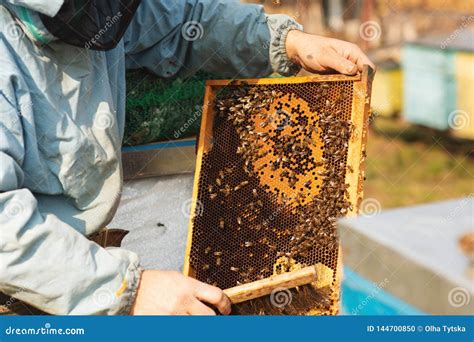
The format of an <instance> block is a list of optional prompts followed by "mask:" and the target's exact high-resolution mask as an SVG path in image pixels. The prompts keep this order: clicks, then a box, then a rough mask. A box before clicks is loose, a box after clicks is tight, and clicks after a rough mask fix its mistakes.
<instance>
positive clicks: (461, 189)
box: [365, 117, 474, 209]
mask: <svg viewBox="0 0 474 342" xmlns="http://www.w3.org/2000/svg"><path fill="white" fill-rule="evenodd" d="M365 185H366V187H365V197H366V198H375V199H377V200H378V201H379V202H380V203H381V206H382V208H383V209H386V208H391V207H400V206H408V205H413V204H420V203H426V202H433V201H440V200H446V199H452V198H459V197H463V196H468V195H469V194H473V193H474V143H473V142H467V141H464V142H463V141H459V140H454V139H452V138H449V137H448V136H447V135H446V134H442V133H439V132H435V131H432V130H429V129H426V128H422V127H416V126H412V125H409V124H407V123H404V122H403V121H402V120H401V119H387V118H381V117H380V118H377V119H376V120H375V122H374V124H373V125H372V129H371V132H370V135H369V144H368V157H367V165H366V183H365Z"/></svg>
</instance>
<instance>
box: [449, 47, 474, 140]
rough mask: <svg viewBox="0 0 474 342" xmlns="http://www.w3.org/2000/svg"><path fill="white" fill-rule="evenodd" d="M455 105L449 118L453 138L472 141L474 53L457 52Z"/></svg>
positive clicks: (473, 130) (473, 134)
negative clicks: (454, 109)
mask: <svg viewBox="0 0 474 342" xmlns="http://www.w3.org/2000/svg"><path fill="white" fill-rule="evenodd" d="M455 75H456V76H455V77H456V92H457V103H456V109H457V110H456V111H455V112H453V113H452V114H451V115H450V117H449V121H450V127H451V132H452V134H453V135H454V136H456V137H459V138H463V139H470V140H474V53H469V52H458V53H457V54H456V56H455Z"/></svg>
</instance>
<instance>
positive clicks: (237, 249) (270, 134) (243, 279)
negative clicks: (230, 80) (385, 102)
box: [189, 81, 357, 313]
mask: <svg viewBox="0 0 474 342" xmlns="http://www.w3.org/2000/svg"><path fill="white" fill-rule="evenodd" d="M353 93H354V88H353V81H333V82H327V83H325V82H306V83H297V84H284V83H282V84H258V85H257V84H247V85H232V84H231V85H229V86H226V87H223V88H222V89H219V91H217V94H216V96H215V99H214V101H213V103H212V104H211V107H210V108H212V110H211V111H210V114H209V115H210V117H211V118H212V120H208V121H207V122H208V123H209V125H211V127H209V128H210V130H209V132H211V135H212V138H211V139H210V140H212V146H210V148H208V149H206V152H205V153H204V154H203V156H202V160H201V161H200V162H201V169H200V170H201V171H200V173H199V175H198V177H199V178H198V189H197V201H198V203H201V205H200V206H199V208H197V210H199V212H195V213H194V216H193V219H192V244H191V248H190V258H189V260H190V261H189V262H190V266H191V268H192V269H193V271H194V275H195V277H196V278H197V279H199V280H201V281H205V282H207V283H210V284H214V285H216V286H218V287H220V288H223V289H225V288H230V287H233V286H236V285H239V284H242V283H247V282H252V281H256V280H259V279H262V278H265V277H269V276H270V275H272V274H273V272H274V265H276V264H277V261H278V260H279V258H281V257H287V258H288V260H293V261H294V262H296V263H297V264H299V265H303V266H306V265H315V264H317V263H323V264H324V265H326V266H328V267H330V268H332V269H333V270H334V281H336V267H337V263H338V246H339V245H338V241H337V234H336V227H335V218H337V217H339V216H342V215H344V214H345V213H346V212H347V211H348V210H349V209H350V207H351V206H352V204H351V203H350V202H349V196H348V191H349V190H350V186H349V184H346V172H347V165H346V163H347V154H348V148H349V144H350V137H351V132H352V124H351V115H352V112H353V108H352V106H353V95H354V94H353ZM206 140H208V139H206ZM352 191H357V189H353V190H352ZM211 251H212V252H211ZM280 269H281V267H280ZM288 270H289V269H286V270H285V269H282V271H288ZM328 313H329V312H328Z"/></svg>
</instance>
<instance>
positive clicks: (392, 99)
mask: <svg viewBox="0 0 474 342" xmlns="http://www.w3.org/2000/svg"><path fill="white" fill-rule="evenodd" d="M402 84H403V79H402V70H401V69H400V67H399V66H396V65H393V66H387V67H385V68H384V66H383V65H382V66H379V68H378V70H377V75H376V76H375V78H374V86H373V91H372V101H371V102H372V111H373V113H374V114H375V115H381V116H385V117H391V116H394V115H396V114H397V113H400V111H401V110H402V98H403V92H402Z"/></svg>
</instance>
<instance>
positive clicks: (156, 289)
mask: <svg viewBox="0 0 474 342" xmlns="http://www.w3.org/2000/svg"><path fill="white" fill-rule="evenodd" d="M206 304H211V305H213V306H214V307H215V308H217V309H218V310H219V312H220V313H221V314H224V315H228V314H229V313H230V301H229V299H228V298H227V296H226V295H225V294H224V292H222V290H220V289H218V288H217V287H214V286H211V285H208V284H205V283H202V282H200V281H198V280H196V279H193V278H190V277H186V276H184V275H182V274H181V273H178V272H173V271H154V270H147V271H144V272H143V273H142V277H141V280H140V285H139V287H138V291H137V296H136V299H135V304H134V306H133V309H132V314H133V315H215V314H216V313H215V312H214V310H212V309H211V308H210V307H209V306H208V305H206Z"/></svg>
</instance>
